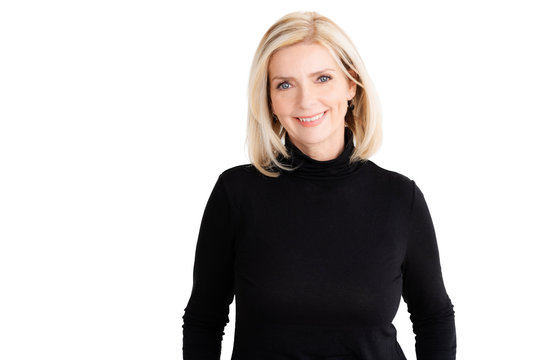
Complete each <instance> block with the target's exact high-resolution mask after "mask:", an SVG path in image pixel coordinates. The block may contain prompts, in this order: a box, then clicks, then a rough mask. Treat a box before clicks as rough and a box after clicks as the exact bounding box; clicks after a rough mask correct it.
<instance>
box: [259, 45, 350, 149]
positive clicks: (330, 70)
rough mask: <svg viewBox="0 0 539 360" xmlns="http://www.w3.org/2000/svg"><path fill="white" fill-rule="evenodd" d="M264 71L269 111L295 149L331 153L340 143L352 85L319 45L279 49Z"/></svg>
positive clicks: (342, 139) (342, 141) (325, 50)
mask: <svg viewBox="0 0 539 360" xmlns="http://www.w3.org/2000/svg"><path fill="white" fill-rule="evenodd" d="M268 73H269V84H270V97H271V102H272V111H273V113H275V115H276V116H277V118H278V119H279V121H280V122H281V124H282V125H283V127H284V128H285V129H286V131H287V132H288V135H289V137H290V139H291V140H292V142H293V143H294V144H295V145H296V146H297V147H298V148H300V150H302V151H303V150H308V149H311V150H312V149H316V151H318V152H320V151H334V150H335V149H336V147H338V146H342V144H344V123H345V122H344V117H345V115H346V111H347V110H348V100H351V99H352V98H353V97H354V96H355V94H356V86H357V85H356V84H355V83H354V82H353V81H352V80H350V79H348V78H347V77H346V76H345V74H344V73H343V72H342V71H341V70H340V68H339V67H338V65H337V63H336V62H335V60H334V59H333V57H332V56H331V54H330V53H329V51H328V50H327V49H326V48H325V47H324V46H322V45H319V44H305V43H300V44H296V45H292V46H289V47H285V48H282V49H279V50H278V51H277V52H275V53H274V54H273V55H272V57H271V59H270V62H269V65H268ZM304 152H305V151H304Z"/></svg>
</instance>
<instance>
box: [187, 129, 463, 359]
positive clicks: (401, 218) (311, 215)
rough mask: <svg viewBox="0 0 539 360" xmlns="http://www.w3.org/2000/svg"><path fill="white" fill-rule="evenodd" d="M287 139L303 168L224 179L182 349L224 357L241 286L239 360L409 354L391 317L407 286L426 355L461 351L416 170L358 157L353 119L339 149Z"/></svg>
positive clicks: (204, 237)
mask: <svg viewBox="0 0 539 360" xmlns="http://www.w3.org/2000/svg"><path fill="white" fill-rule="evenodd" d="M285 145H286V147H287V149H288V150H289V151H290V152H291V153H292V158H291V159H289V160H285V161H286V162H287V163H288V164H289V165H293V166H295V165H300V167H299V168H298V169H296V170H294V171H292V172H286V171H282V174H281V176H280V177H278V178H269V177H267V176H264V175H262V174H261V173H260V172H258V171H257V170H256V168H255V167H254V166H252V165H251V164H246V165H239V166H236V167H233V168H230V169H227V170H225V171H224V172H222V173H221V174H220V176H219V177H218V179H217V181H216V183H215V186H214V188H213V191H212V193H211V195H210V197H209V200H208V202H207V204H206V208H205V210H204V214H203V216H202V221H201V225H200V232H199V236H198V242H197V246H196V253H195V261H194V271H193V287H192V293H191V296H190V299H189V302H188V304H187V307H186V308H185V310H184V311H185V314H184V316H183V317H182V318H183V326H182V327H183V357H184V360H195V359H206V360H210V359H212V360H213V359H215V360H217V359H219V358H220V353H221V342H222V336H223V335H224V327H225V325H226V324H227V323H228V322H229V318H228V314H229V305H230V304H231V303H232V300H233V298H234V296H235V297H236V327H235V332H234V347H233V353H232V359H233V360H285V359H290V360H292V359H297V360H310V359H313V360H314V359H332V360H340V359H342V360H344V359H347V360H352V359H358V360H359V359H360V360H397V359H398V360H402V359H405V356H404V354H403V352H402V350H401V347H400V346H399V344H398V342H397V339H396V329H395V327H394V326H393V324H392V320H393V318H394V317H395V314H396V312H397V309H398V306H399V303H400V298H401V295H402V297H403V299H404V301H405V302H406V304H407V308H408V312H409V313H410V319H411V321H412V324H413V331H414V333H415V335H416V337H415V339H416V344H415V348H416V355H417V359H418V360H450V359H455V355H456V331H455V318H454V310H453V304H452V302H451V300H450V298H449V296H448V294H447V292H446V290H445V287H444V282H443V279H442V272H441V266H440V258H439V253H438V246H437V242H436V235H435V231H434V227H433V223H432V220H431V216H430V213H429V210H428V207H427V204H426V202H425V198H424V196H423V193H422V192H421V190H420V189H419V188H418V186H417V185H416V183H415V181H414V180H411V179H409V178H408V177H406V176H404V175H401V174H399V173H397V172H394V171H390V170H386V169H383V168H381V167H379V166H378V165H376V164H375V163H374V162H372V161H370V160H367V161H366V162H354V163H352V164H348V160H349V157H350V154H351V153H352V151H353V150H354V143H353V135H352V132H351V130H350V129H349V128H348V127H346V128H345V147H344V150H343V152H342V153H341V154H340V155H339V156H338V157H337V158H335V159H333V160H328V161H318V160H314V159H312V158H310V157H309V156H307V155H305V154H303V153H302V152H301V151H300V150H299V149H298V148H297V147H296V146H294V144H293V143H292V142H291V141H290V139H289V138H288V137H286V138H285Z"/></svg>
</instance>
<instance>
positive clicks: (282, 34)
mask: <svg viewBox="0 0 539 360" xmlns="http://www.w3.org/2000/svg"><path fill="white" fill-rule="evenodd" d="M298 43H317V44H320V45H323V46H325V47H326V48H327V49H328V50H329V52H330V54H331V56H332V57H333V58H334V59H335V61H336V62H337V64H338V65H339V67H340V69H341V70H342V71H343V72H344V74H345V75H346V76H348V78H350V79H352V80H353V81H354V82H355V83H356V84H357V85H358V86H359V87H358V88H357V91H356V95H355V97H354V98H353V99H352V104H354V106H355V107H354V110H352V111H348V112H347V114H346V116H345V124H346V126H348V127H349V128H350V130H352V132H353V134H354V138H355V139H356V148H355V150H354V152H353V153H352V155H351V157H350V162H354V161H366V160H367V159H368V158H369V157H370V156H372V155H373V154H374V153H375V152H376V151H377V150H378V149H379V147H380V146H381V143H382V111H381V106H380V102H379V99H378V95H377V92H376V89H375V88H374V85H373V83H372V82H371V80H370V77H369V75H368V74H367V70H366V68H365V65H364V64H363V61H362V60H361V57H360V56H359V53H358V52H357V50H356V48H355V46H354V44H353V43H352V41H351V40H350V38H349V37H348V36H347V35H346V34H345V33H344V31H343V30H342V29H341V28H340V27H339V26H337V24H335V23H334V22H333V21H331V20H330V19H328V18H327V17H324V16H321V15H320V14H318V13H316V12H313V11H305V12H303V11H298V12H293V13H290V14H287V15H285V16H283V17H282V18H281V19H279V20H278V21H277V22H276V23H275V24H273V25H272V26H271V27H270V28H269V29H268V30H267V31H266V33H265V34H264V36H263V37H262V40H261V41H260V43H259V45H258V48H257V50H256V52H255V55H254V58H253V62H252V65H251V72H250V75H249V85H248V115H247V143H248V149H249V158H250V160H251V163H252V165H253V166H255V167H256V168H257V169H258V170H259V171H260V172H261V173H262V174H264V175H266V176H270V177H278V176H279V175H280V172H279V171H278V170H277V169H275V167H278V168H280V169H283V170H293V169H291V168H289V167H287V166H286V165H284V164H283V163H281V162H279V160H278V156H279V154H281V155H282V156H283V157H284V158H286V159H288V158H289V156H290V155H289V154H288V153H287V149H286V147H285V146H284V144H283V142H282V139H283V136H284V135H285V134H286V130H285V129H284V127H283V126H282V125H281V124H280V122H273V116H272V112H271V107H270V103H271V98H270V95H269V87H268V66H269V61H270V58H271V56H272V54H273V53H275V52H276V51H277V50H279V49H280V48H283V47H286V46H291V45H294V44H298ZM272 170H276V171H272Z"/></svg>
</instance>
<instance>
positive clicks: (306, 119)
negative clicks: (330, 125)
mask: <svg viewBox="0 0 539 360" xmlns="http://www.w3.org/2000/svg"><path fill="white" fill-rule="evenodd" d="M325 114H326V111H323V112H321V113H318V114H315V115H310V116H304V117H303V116H302V117H296V119H298V120H299V121H301V122H313V121H316V120H318V119H320V118H321V117H322V116H324V115H325Z"/></svg>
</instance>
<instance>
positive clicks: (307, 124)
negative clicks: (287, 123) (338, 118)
mask: <svg viewBox="0 0 539 360" xmlns="http://www.w3.org/2000/svg"><path fill="white" fill-rule="evenodd" d="M327 112H328V111H327V110H326V111H323V112H321V113H318V114H315V115H311V116H306V117H313V116H316V115H320V114H324V115H322V117H321V118H320V119H318V120H315V121H301V120H300V119H299V118H296V120H297V121H298V122H299V123H300V124H301V126H303V127H314V126H318V125H320V123H321V122H322V121H324V120H325V119H326V115H327Z"/></svg>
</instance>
